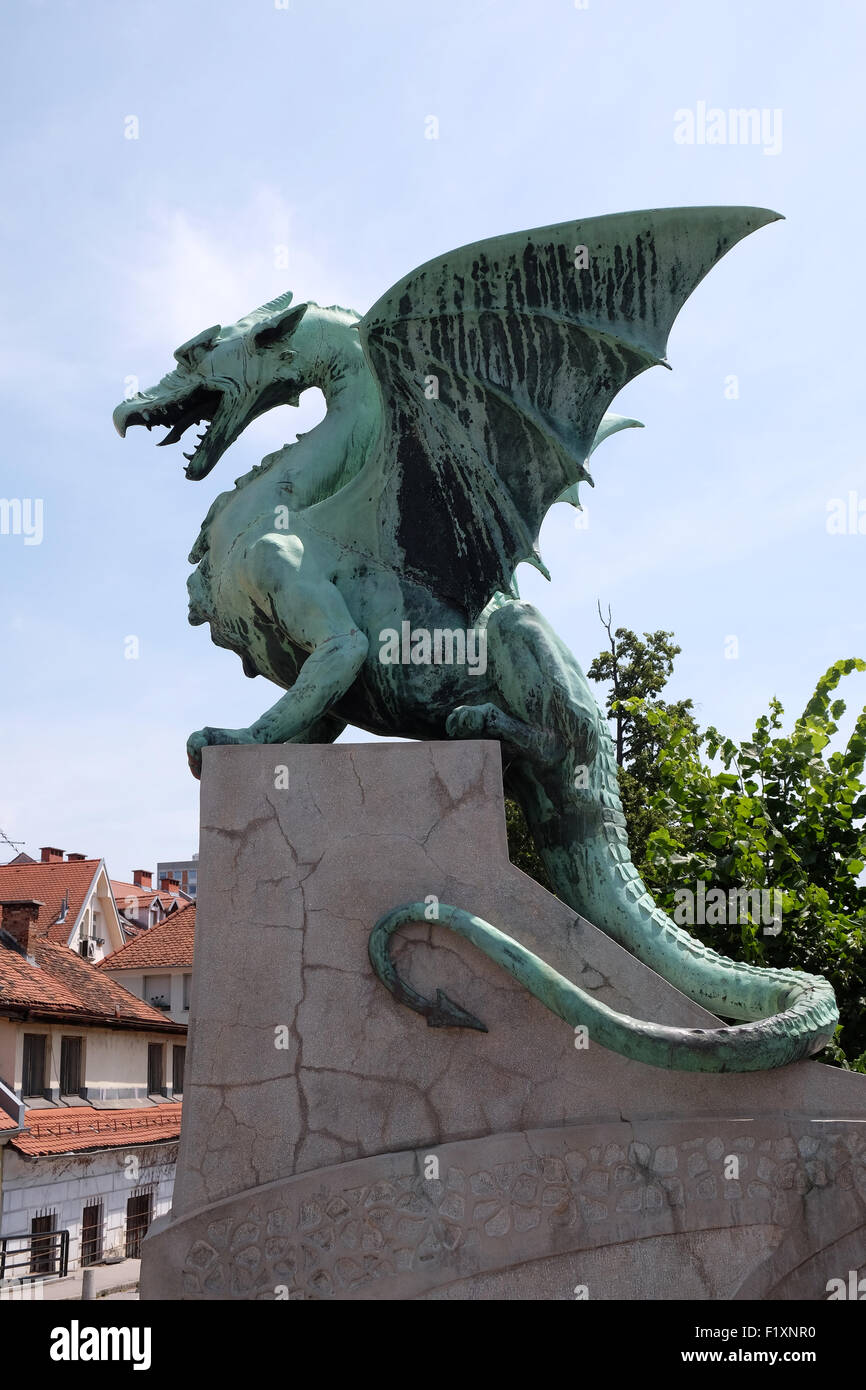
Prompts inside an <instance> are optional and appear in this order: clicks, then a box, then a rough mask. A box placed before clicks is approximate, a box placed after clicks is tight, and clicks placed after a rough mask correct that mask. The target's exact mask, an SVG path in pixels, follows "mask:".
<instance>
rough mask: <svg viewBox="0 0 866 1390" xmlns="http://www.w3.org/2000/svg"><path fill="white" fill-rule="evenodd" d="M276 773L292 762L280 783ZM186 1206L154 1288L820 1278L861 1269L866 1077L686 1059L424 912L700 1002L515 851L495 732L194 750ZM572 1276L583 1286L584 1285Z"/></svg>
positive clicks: (803, 1286) (587, 969) (321, 1293)
mask: <svg viewBox="0 0 866 1390" xmlns="http://www.w3.org/2000/svg"><path fill="white" fill-rule="evenodd" d="M286 781H288V786H286V785H285V783H286ZM201 821H202V831H201V846H200V873H199V882H200V885H201V886H200V893H199V899H198V902H199V907H198V923H197V930H196V945H195V971H194V980H193V998H192V1025H191V1036H190V1048H189V1055H188V1059H187V1068H186V1072H187V1074H186V1091H185V1094H184V1115H183V1128H182V1133H181V1141H180V1155H179V1160H178V1172H177V1182H176V1186H175V1196H174V1206H173V1208H172V1212H171V1214H170V1216H169V1217H168V1218H165V1219H163V1220H162V1221H161V1222H159V1223H158V1224H157V1225H156V1226H155V1227H154V1228H153V1230H152V1232H151V1234H150V1235H149V1236H148V1238H147V1240H146V1241H145V1243H144V1250H143V1260H142V1282H141V1293H142V1298H149V1299H161V1298H162V1299H168V1298H170V1299H178V1298H187V1299H257V1298H264V1299H273V1298H294V1299H299V1298H336V1299H346V1298H363V1299H405V1298H427V1299H438V1298H458V1299H464V1298H490V1299H492V1298H505V1299H563V1300H565V1299H574V1298H575V1297H581V1296H583V1291H584V1290H585V1292H586V1295H587V1296H588V1297H589V1298H590V1299H631V1298H635V1299H665V1298H686V1299H708V1298H711V1299H716V1298H723V1299H733V1298H755V1297H757V1298H771V1299H776V1298H797V1299H822V1298H825V1297H826V1296H827V1295H826V1285H827V1281H828V1280H829V1279H831V1278H843V1279H847V1277H848V1272H849V1271H850V1270H852V1269H855V1270H857V1271H858V1272H859V1274H863V1273H866V1225H864V1221H866V1078H864V1077H862V1076H857V1075H852V1074H850V1073H845V1072H842V1071H839V1070H837V1069H835V1068H830V1067H826V1066H822V1065H820V1064H819V1063H816V1062H802V1063H799V1064H797V1065H795V1066H791V1067H786V1068H784V1069H782V1070H779V1071H773V1072H766V1073H758V1074H752V1075H742V1076H737V1075H720V1076H712V1075H707V1076H703V1075H693V1074H689V1073H681V1072H665V1071H661V1070H658V1069H656V1068H653V1067H648V1066H645V1065H643V1064H642V1063H638V1062H629V1061H626V1060H624V1059H623V1058H621V1057H619V1056H617V1055H615V1054H614V1053H611V1052H607V1051H605V1050H604V1049H603V1048H601V1047H599V1046H595V1045H592V1044H590V1046H589V1047H588V1048H587V1049H579V1048H576V1047H575V1038H574V1034H573V1032H572V1030H571V1029H570V1028H569V1027H568V1026H567V1025H565V1024H564V1023H562V1022H561V1021H560V1020H559V1019H557V1018H555V1017H553V1016H552V1015H551V1014H549V1013H548V1012H547V1011H546V1010H545V1009H544V1008H543V1007H542V1005H541V1004H539V1003H538V1002H537V1001H536V1000H535V999H533V998H532V997H531V996H530V995H528V994H526V993H525V991H524V990H523V989H522V988H521V987H520V986H519V985H518V984H517V983H516V982H515V981H514V980H512V979H511V978H510V977H509V976H507V975H505V974H504V973H503V972H502V971H500V970H498V969H497V967H496V966H494V965H493V964H492V963H491V962H490V961H488V960H487V959H486V958H485V957H483V956H482V955H480V954H479V953H478V952H477V951H475V950H474V949H473V948H472V947H471V946H470V945H469V944H468V943H466V942H464V941H462V940H460V939H458V938H456V937H453V936H451V934H450V933H448V932H447V931H446V930H445V929H444V928H442V927H439V926H437V925H436V924H434V923H431V924H430V925H429V926H425V927H421V926H418V927H411V928H406V929H404V930H403V931H402V932H401V933H400V934H399V936H398V937H397V938H395V945H394V958H395V960H396V961H397V963H398V966H399V969H400V973H401V975H402V976H403V977H404V978H407V979H409V980H410V981H411V983H412V984H413V985H414V986H415V988H416V989H418V990H420V991H421V992H422V993H424V994H426V995H428V996H430V995H431V994H434V993H435V990H436V987H437V986H438V987H441V988H443V989H444V990H445V992H446V993H447V994H448V995H449V996H450V997H451V998H452V999H454V1000H456V1001H457V1002H458V1003H459V1004H460V1005H462V1006H463V1007H464V1008H466V1009H468V1010H470V1011H471V1013H473V1014H475V1015H477V1016H478V1017H479V1018H481V1019H483V1020H484V1022H485V1023H486V1024H487V1027H488V1029H489V1032H488V1033H486V1034H485V1033H479V1032H474V1031H466V1030H454V1029H438V1028H428V1027H427V1026H426V1024H425V1020H424V1019H423V1018H421V1017H419V1016H418V1015H417V1014H414V1013H412V1012H410V1011H409V1010H407V1009H406V1008H404V1007H402V1006H400V1005H399V1004H397V1003H396V1002H395V1000H394V999H393V998H392V997H391V995H390V994H388V992H387V991H386V990H385V989H384V988H383V986H382V985H381V984H380V983H379V981H378V980H377V979H376V978H375V976H374V975H373V972H372V969H371V967H370V963H369V960H368V957H367V940H368V936H369V933H370V930H371V928H372V926H373V925H374V923H375V922H376V920H377V919H378V918H379V917H380V916H381V915H382V914H383V913H385V912H387V911H388V910H389V909H391V908H393V907H395V906H397V905H398V904H400V903H403V902H407V901H415V900H418V899H424V898H425V897H427V896H428V895H435V896H436V897H437V898H438V899H439V900H440V901H441V902H443V903H451V904H454V905H455V906H458V907H463V908H466V909H468V910H469V911H472V912H475V913H477V914H478V915H479V916H481V917H484V918H486V919H487V920H488V921H489V922H491V923H493V924H494V925H495V926H497V927H499V928H501V930H503V931H505V932H507V933H509V934H510V935H512V936H514V937H517V938H518V939H519V940H520V941H522V942H524V943H525V944H526V945H527V946H529V947H530V949H532V950H533V951H535V952H537V953H538V954H539V955H541V956H542V957H544V959H545V960H547V961H549V962H550V963H551V965H553V966H554V967H555V968H556V969H557V970H559V971H561V972H562V973H563V974H565V975H568V976H569V977H570V978H571V979H573V980H575V981H577V982H578V983H579V984H580V985H581V986H582V988H584V989H587V990H591V991H593V992H596V993H597V994H598V997H599V998H600V999H602V1000H604V1002H605V1003H607V1004H609V1005H611V1006H612V1007H613V1008H615V1009H618V1010H621V1011H622V1012H625V1013H628V1014H631V1015H633V1016H635V1017H639V1018H648V1019H653V1020H655V1021H657V1022H663V1023H668V1024H678V1025H684V1026H701V1025H702V1024H705V1023H706V1022H707V1021H708V1020H709V1018H710V1016H709V1015H708V1014H707V1013H706V1012H705V1011H704V1010H703V1009H701V1008H700V1007H699V1006H698V1005H696V1004H694V1003H692V1002H691V1001H689V1000H687V999H686V998H684V997H683V996H682V995H681V994H679V993H678V992H677V991H676V990H675V989H673V988H672V987H671V986H670V985H668V984H667V983H666V982H665V981H664V980H662V979H661V978H660V977H659V976H657V975H656V974H654V973H653V971H651V970H649V969H648V968H647V967H646V966H644V965H641V964H640V962H638V961H637V960H635V959H634V958H633V957H632V956H631V955H629V954H628V952H626V951H624V950H623V949H622V948H621V947H619V946H617V945H616V944H615V943H614V942H612V941H611V940H610V939H609V938H608V937H606V936H605V935H604V934H603V933H602V932H600V931H598V930H597V929H596V928H595V927H593V926H592V925H591V924H590V923H588V922H585V921H583V920H582V919H580V918H579V917H577V916H575V914H574V913H573V912H571V911H570V910H569V909H568V908H567V907H566V906H565V905H564V904H563V903H561V902H560V901H559V900H558V899H556V898H554V897H552V896H551V895H550V894H548V893H546V892H545V891H544V890H543V889H541V888H540V887H539V886H538V885H537V884H536V883H534V882H533V881H532V880H531V879H529V878H527V877H526V875H525V874H523V873H521V872H520V870H519V869H516V868H514V866H513V865H512V864H510V862H509V860H508V850H507V843H506V836H505V819H504V811H503V801H502V780H501V765H500V753H499V747H498V745H497V744H495V743H490V742H465V743H464V742H460V743H424V744H421V743H403V744H387V745H386V744H360V745H352V744H337V745H333V746H321V745H316V746H309V747H307V746H302V745H284V746H277V747H235V748H231V747H225V748H212V749H207V750H205V756H204V775H203V779H202V803H201ZM576 1291H577V1292H576Z"/></svg>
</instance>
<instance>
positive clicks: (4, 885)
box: [0, 859, 102, 943]
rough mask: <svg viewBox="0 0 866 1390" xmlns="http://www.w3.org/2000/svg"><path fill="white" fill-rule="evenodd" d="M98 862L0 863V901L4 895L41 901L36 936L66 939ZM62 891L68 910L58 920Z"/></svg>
mask: <svg viewBox="0 0 866 1390" xmlns="http://www.w3.org/2000/svg"><path fill="white" fill-rule="evenodd" d="M101 863H102V860H101V859H78V860H73V862H72V863H69V861H68V860H65V859H64V860H63V861H62V862H59V863H56V864H2V865H0V901H2V900H3V899H4V898H8V899H13V898H14V899H17V900H18V901H19V902H20V901H22V900H23V899H25V898H31V899H35V900H36V901H37V902H41V903H42V904H43V906H42V907H40V909H39V916H38V917H37V919H36V930H37V932H38V933H39V934H40V936H47V937H49V938H50V939H51V940H52V941H59V942H64V943H65V942H66V941H68V940H69V933H70V932H71V931H72V928H73V926H74V924H75V920H76V918H77V917H78V914H79V912H80V911H81V908H82V905H83V903H84V900H85V898H86V897H87V894H88V893H89V891H90V888H91V886H92V884H93V880H94V878H95V877H96V872H97V870H98V868H99V866H100V864H101ZM64 894H68V895H69V898H68V901H69V911H68V912H67V914H66V917H65V918H64V920H63V921H62V922H58V920H57V919H58V917H59V916H60V913H61V910H62V906H63V898H64Z"/></svg>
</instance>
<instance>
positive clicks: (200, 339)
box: [174, 323, 222, 367]
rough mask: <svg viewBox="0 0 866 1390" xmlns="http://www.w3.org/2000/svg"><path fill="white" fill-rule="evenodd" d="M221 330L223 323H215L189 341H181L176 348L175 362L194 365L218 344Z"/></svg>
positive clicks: (188, 365)
mask: <svg viewBox="0 0 866 1390" xmlns="http://www.w3.org/2000/svg"><path fill="white" fill-rule="evenodd" d="M221 332H222V324H219V323H215V324H214V326H213V328H206V329H205V330H204V332H203V333H197V334H196V336H195V337H194V338H190V340H189V342H188V343H181V345H180V347H179V348H177V349H176V350H175V354H174V360H175V362H180V363H181V364H182V365H183V366H185V367H192V366H194V365H195V363H196V362H198V361H200V360H201V358H202V357H204V355H205V353H207V352H210V350H211V348H212V347H214V346H215V345H216V342H217V339H218V338H219V335H220V333H221Z"/></svg>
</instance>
